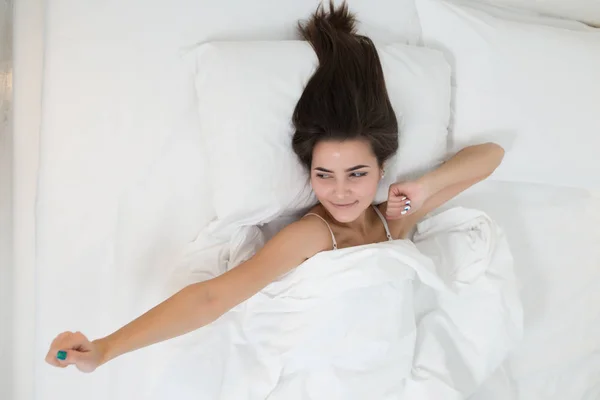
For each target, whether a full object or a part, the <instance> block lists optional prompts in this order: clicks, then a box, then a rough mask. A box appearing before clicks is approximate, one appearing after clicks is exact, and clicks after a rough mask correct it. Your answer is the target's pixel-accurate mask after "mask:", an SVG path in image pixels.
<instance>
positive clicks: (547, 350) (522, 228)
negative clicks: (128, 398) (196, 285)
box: [150, 181, 600, 400]
mask: <svg viewBox="0 0 600 400" xmlns="http://www.w3.org/2000/svg"><path fill="white" fill-rule="evenodd" d="M458 205H460V206H465V207H470V208H478V209H481V210H483V211H485V212H486V213H487V214H489V215H490V216H491V217H492V218H493V219H494V220H496V221H497V222H498V223H499V225H500V226H501V227H502V228H503V229H504V231H505V233H506V235H507V239H508V241H509V244H510V246H511V251H512V253H513V256H514V259H515V273H516V277H517V280H518V284H519V290H520V295H521V299H522V302H523V308H524V324H525V328H524V338H523V340H522V342H521V343H520V344H519V345H518V346H517V348H516V349H515V350H514V351H513V352H512V353H511V355H510V357H509V358H508V359H507V360H506V362H505V363H504V364H503V365H502V367H501V368H500V369H499V370H498V371H497V372H496V373H495V374H494V375H493V376H492V377H491V378H490V379H489V380H488V381H487V382H486V383H485V384H484V385H483V386H482V387H481V388H480V389H479V390H478V391H477V393H476V394H475V395H473V396H472V397H471V398H470V399H471V400H564V399H569V400H571V399H573V400H597V399H598V398H600V246H598V245H597V244H598V243H600V196H597V195H596V196H594V195H593V194H592V193H589V192H587V191H585V190H577V189H569V188H561V187H556V186H548V185H531V184H523V183H511V182H501V181H486V182H482V183H480V184H478V185H476V186H475V187H473V188H471V189H470V190H468V191H467V192H465V193H463V194H462V195H460V196H458V197H457V198H456V199H454V200H452V201H451V202H449V203H448V204H447V205H446V206H444V207H442V209H441V210H443V209H446V208H449V207H452V206H458ZM441 210H440V211H441ZM288 222H289V219H288V220H282V221H275V222H273V223H271V224H269V225H266V226H264V227H263V228H262V230H263V232H265V237H266V238H267V239H268V238H269V237H270V236H272V235H273V234H275V232H277V231H278V230H279V229H280V228H281V227H282V226H283V225H285V224H286V223H288ZM212 226H216V224H214V225H212ZM219 230H220V229H219ZM257 238H260V237H257ZM251 240H253V239H251ZM261 245H262V242H261V241H260V240H257V241H256V246H255V247H254V248H251V247H248V246H247V243H235V244H233V245H232V247H231V248H232V249H233V250H232V251H231V253H237V250H236V249H239V248H246V249H250V250H248V251H246V253H244V254H241V255H239V254H238V256H237V257H236V258H235V259H232V260H230V263H232V264H236V263H238V262H240V261H241V260H244V259H246V258H247V257H249V256H250V255H251V253H252V251H254V250H255V249H256V248H258V247H260V246H261ZM229 254H230V246H229V245H228V244H227V243H226V240H224V239H223V238H220V239H217V238H215V237H214V236H212V235H211V234H210V233H209V231H205V232H203V234H201V235H200V236H199V237H198V239H197V241H196V242H194V243H192V244H190V245H189V246H188V248H187V250H186V252H185V253H184V255H183V256H182V257H181V258H180V259H179V261H178V262H176V263H175V264H173V270H172V275H171V276H172V279H171V280H170V284H169V286H168V289H167V292H173V291H175V290H177V288H180V287H182V286H184V285H185V284H186V283H191V282H194V281H199V280H204V279H209V278H210V277H213V276H216V275H218V274H220V273H222V272H224V268H221V269H218V268H215V267H216V266H217V265H226V260H228V259H229ZM207 266H210V267H207ZM202 335H203V334H202V333H201V332H197V333H192V334H190V335H187V336H183V337H181V338H178V339H175V340H174V341H171V342H170V343H169V342H168V343H164V344H161V345H159V347H157V348H156V349H155V350H157V352H156V353H154V354H153V356H152V359H153V360H154V361H153V362H151V363H150V365H153V366H154V367H153V369H152V373H153V374H159V373H164V371H161V369H162V368H164V364H162V362H161V361H160V360H165V359H168V358H169V355H168V354H169V353H168V351H169V350H172V349H174V348H179V349H181V348H184V349H185V348H189V347H190V346H191V345H193V343H194V341H196V340H202V338H203V336H202ZM171 362H172V360H171ZM189 379H192V380H193V379H202V378H201V377H200V376H196V375H194V371H189V372H188V373H187V376H185V375H184V376H181V380H182V381H181V382H185V381H186V380H189ZM200 398H201V397H200Z"/></svg>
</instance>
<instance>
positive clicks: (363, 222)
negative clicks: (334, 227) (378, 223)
mask: <svg viewBox="0 0 600 400" xmlns="http://www.w3.org/2000/svg"><path fill="white" fill-rule="evenodd" d="M371 208H373V206H369V207H367V208H366V209H365V210H364V211H363V212H362V213H361V214H360V215H359V216H358V218H356V219H355V220H354V221H350V222H339V221H338V224H339V225H340V226H343V227H346V228H348V229H351V230H352V231H354V232H357V233H359V234H360V235H361V236H363V237H367V236H368V233H369V232H370V228H371V226H372V225H373V219H372V216H373V210H371Z"/></svg>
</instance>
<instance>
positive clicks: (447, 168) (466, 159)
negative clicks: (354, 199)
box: [386, 143, 504, 231]
mask: <svg viewBox="0 0 600 400" xmlns="http://www.w3.org/2000/svg"><path fill="white" fill-rule="evenodd" d="M503 157H504V149H503V148H502V147H500V146H499V145H497V144H495V143H485V144H479V145H474V146H469V147H465V148H464V149H462V150H461V151H459V152H458V153H456V154H455V155H454V156H453V157H452V158H450V159H449V160H448V161H446V162H445V163H443V164H442V165H441V166H440V167H438V168H437V169H435V170H433V171H431V172H429V173H427V174H425V175H423V176H422V177H421V178H419V179H417V180H414V181H410V182H399V183H396V184H393V185H391V186H390V190H389V195H388V202H387V207H386V216H387V219H389V220H392V221H393V220H399V221H403V222H402V224H401V225H402V227H403V228H402V230H403V231H407V230H411V229H412V227H413V226H414V224H416V223H417V222H418V221H419V220H420V219H421V218H422V217H424V216H425V215H426V214H427V213H429V212H430V211H432V210H434V209H436V208H437V207H439V206H441V205H442V204H444V203H445V202H447V201H448V200H450V199H452V198H453V197H455V196H456V195H458V194H459V193H461V192H462V191H464V190H466V189H468V188H469V187H471V186H472V185H474V184H475V183H477V182H480V181H482V180H484V179H485V178H487V177H488V176H490V175H491V174H492V173H493V172H494V170H496V168H497V167H498V166H499V165H500V163H501V162H502V159H503ZM407 201H409V203H408V205H409V206H410V209H409V210H406V202H407ZM402 211H405V212H404V213H402Z"/></svg>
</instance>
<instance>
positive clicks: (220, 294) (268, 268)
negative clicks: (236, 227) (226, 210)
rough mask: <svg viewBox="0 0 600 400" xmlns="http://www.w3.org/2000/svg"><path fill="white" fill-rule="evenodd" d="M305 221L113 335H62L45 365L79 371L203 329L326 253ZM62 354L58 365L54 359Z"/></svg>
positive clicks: (322, 238) (320, 236)
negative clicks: (71, 367)
mask: <svg viewBox="0 0 600 400" xmlns="http://www.w3.org/2000/svg"><path fill="white" fill-rule="evenodd" d="M315 220H316V219H315V218H305V219H301V220H299V221H297V222H294V223H292V224H290V225H288V226H287V227H285V228H284V229H282V230H281V232H279V233H278V234H277V235H275V236H274V237H273V238H272V239H271V240H270V241H269V242H267V244H266V245H265V246H264V247H263V248H262V249H261V250H259V251H258V252H257V253H256V254H255V255H254V256H253V257H252V258H250V259H249V260H248V261H246V262H244V263H242V264H240V265H239V266H237V267H235V268H233V269H231V270H229V271H227V272H226V273H224V274H222V275H220V276H218V277H216V278H214V279H210V280H208V281H204V282H198V283H194V284H191V285H189V286H186V287H185V288H183V289H182V290H180V291H179V292H177V293H176V294H174V295H173V296H171V297H170V298H168V299H167V300H165V301H164V302H162V303H160V304H159V305H157V306H155V307H154V308H152V309H150V310H149V311H147V312H146V313H145V314H143V315H141V316H140V317H138V318H137V319H135V320H133V321H132V322H130V323H129V324H127V325H125V326H123V327H122V328H120V329H119V330H117V331H115V332H114V333H112V334H110V335H108V336H106V337H104V338H101V339H98V340H95V341H93V342H89V341H88V340H87V338H85V336H83V335H82V334H81V333H79V332H77V333H71V332H65V333H63V334H61V335H59V336H58V337H57V338H56V339H55V340H54V342H53V343H52V345H51V347H50V351H49V352H48V355H47V356H46V361H47V362H48V363H49V364H51V365H54V366H57V367H65V366H67V365H71V364H74V365H76V366H77V368H79V369H80V370H81V371H83V372H92V371H93V370H94V369H95V368H97V367H98V366H100V365H102V364H104V363H106V362H108V361H110V360H112V359H113V358H115V357H118V356H120V355H122V354H125V353H129V352H131V351H134V350H137V349H140V348H143V347H146V346H150V345H152V344H155V343H158V342H162V341H165V340H168V339H171V338H174V337H177V336H181V335H183V334H186V333H188V332H191V331H193V330H196V329H198V328H200V327H202V326H205V325H207V324H209V323H211V322H213V321H214V320H216V319H217V318H219V317H220V316H221V315H223V314H224V313H225V312H227V311H228V310H230V309H231V308H233V307H235V306H236V305H237V304H239V303H241V302H243V301H244V300H246V299H248V298H250V297H252V296H253V295H254V294H256V293H257V292H259V291H260V290H261V289H263V288H264V287H265V286H267V285H268V284H269V283H271V282H272V281H274V280H275V279H277V278H278V277H280V276H281V275H283V274H285V273H286V272H288V271H290V270H292V269H293V268H295V267H297V266H298V265H300V264H301V263H302V262H304V261H305V260H306V259H307V258H310V257H312V256H313V255H314V254H316V253H317V252H319V251H321V250H325V249H327V248H328V247H327V246H328V245H329V243H330V242H331V239H330V238H329V235H328V232H327V231H326V230H324V229H322V227H321V226H320V225H318V224H319V222H318V221H315ZM59 352H60V353H62V355H65V354H64V353H66V359H65V360H59V359H58V358H57V354H59Z"/></svg>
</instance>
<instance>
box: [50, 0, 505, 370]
mask: <svg viewBox="0 0 600 400" xmlns="http://www.w3.org/2000/svg"><path fill="white" fill-rule="evenodd" d="M300 32H301V34H302V35H303V37H304V38H305V39H306V40H307V41H309V42H310V44H311V45H312V46H313V48H314V50H315V52H316V54H317V56H318V59H319V67H318V69H317V70H316V72H315V73H314V75H313V76H312V78H311V79H310V81H309V82H308V84H307V86H306V88H305V90H304V92H303V94H302V96H301V98H300V100H299V101H298V104H297V106H296V109H295V111H294V115H293V122H294V124H295V128H296V133H295V135H294V137H293V148H294V151H295V152H296V154H297V156H298V157H299V159H300V161H301V162H302V163H303V165H304V166H305V167H306V169H307V171H308V172H309V173H310V181H311V185H312V188H313V190H314V192H315V194H316V197H317V198H318V200H319V202H318V204H317V205H316V206H315V207H313V208H312V209H311V210H310V212H309V213H307V214H306V215H305V216H304V217H303V218H301V219H300V220H298V221H296V222H294V223H292V224H290V225H288V226H287V227H285V228H284V229H283V230H282V231H281V232H279V233H278V234H277V235H275V237H273V238H272V239H271V240H270V241H269V242H268V243H267V244H266V245H265V246H264V247H263V248H262V249H261V250H260V251H258V252H257V253H256V254H255V255H254V256H253V257H252V258H251V259H249V260H248V261H246V262H244V263H242V264H240V265H239V266H237V267H236V268H233V269H231V270H230V271H227V272H226V273H224V274H222V275H221V276H218V277H216V278H214V279H211V280H208V281H204V282H199V283H195V284H191V285H189V286H187V287H185V288H184V289H182V290H181V291H179V292H178V293H176V294H175V295H173V296H172V297H170V298H169V299H167V300H166V301H164V302H163V303H161V304H159V305H158V306H156V307H154V308H153V309H151V310H150V311H148V312H146V313H145V314H144V315H142V316H140V317H139V318H137V319H135V320H134V321H132V322H131V323H129V324H127V325H126V326H124V327H122V328H121V329H119V330H117V331H116V332H114V333H113V334H111V335H109V336H107V337H104V338H101V339H98V340H94V341H91V342H90V341H89V340H88V339H87V338H86V337H85V336H84V335H83V334H81V333H80V332H76V333H71V332H64V333H62V334H60V335H58V336H57V337H56V339H55V340H54V341H53V342H52V345H51V347H50V350H49V352H48V355H47V357H46V361H47V362H48V363H49V364H51V365H53V366H56V367H63V368H64V367H66V366H68V365H75V366H76V367H77V368H78V369H79V370H81V371H83V372H92V371H94V370H95V369H96V368H98V367H99V366H100V365H102V364H104V363H106V362H108V361H110V360H112V359H114V358H115V357H118V356H119V355H122V354H124V353H128V352H131V351H134V350H136V349H139V348H142V347H145V346H149V345H151V344H154V343H157V342H160V341H164V340H168V339H170V338H174V337H176V336H180V335H183V334H185V333H188V332H190V331H193V330H195V329H198V328H200V327H202V326H204V325H207V324H210V323H211V322H212V321H215V320H216V319H217V318H219V317H220V316H221V315H222V314H224V313H226V312H227V311H228V310H230V309H231V308H233V307H234V306H236V305H237V304H239V303H241V302H243V301H245V300H246V299H248V298H250V297H251V296H253V295H254V294H256V293H257V292H259V291H260V290H261V289H263V288H264V287H265V286H267V285H268V284H269V283H271V282H272V281H274V280H276V279H277V278H279V277H280V276H282V275H284V274H286V273H287V272H289V271H291V270H292V269H294V268H296V267H297V266H298V265H300V264H302V263H303V262H305V261H306V260H308V259H309V258H311V257H312V256H314V255H315V254H317V253H319V252H322V251H327V250H336V249H339V248H344V247H351V246H358V245H367V244H371V243H378V242H382V241H386V240H396V239H406V238H409V237H410V233H411V231H412V230H413V228H414V227H415V225H416V224H417V222H418V221H419V220H420V219H421V218H422V217H423V216H425V215H426V214H427V213H428V212H430V211H432V210H434V209H435V208H436V207H438V206H440V205H442V204H443V203H445V202H446V201H448V200H449V199H451V198H452V197H454V196H455V195H457V194H458V193H460V192H461V191H463V190H465V189H467V188H468V187H470V186H471V185H473V184H475V183H476V182H478V181H481V180H482V179H485V178H486V177H487V176H489V175H490V174H491V173H492V172H493V171H494V170H495V169H496V168H497V166H498V165H499V164H500V162H501V160H502V158H503V155H504V151H503V149H502V148H501V147H499V146H497V145H495V144H491V143H488V144H482V145H478V146H471V147H468V148H465V149H463V150H462V151H460V152H458V153H457V154H456V155H455V156H454V157H452V158H451V159H449V160H448V161H447V162H445V163H444V164H443V165H442V166H441V167H439V168H438V169H436V170H434V171H432V172H430V173H428V174H426V175H424V176H422V177H421V178H419V179H417V180H415V181H411V182H402V183H396V184H393V185H391V186H390V188H389V195H388V201H387V202H384V203H382V204H380V205H378V206H374V205H372V203H373V201H374V197H375V193H376V190H377V185H378V181H379V180H380V179H381V178H382V177H383V175H384V170H383V165H384V162H385V161H386V160H387V159H389V158H390V157H391V156H392V155H393V154H394V153H395V152H396V150H397V147H398V123H397V120H396V116H395V114H394V111H393V109H392V106H391V104H390V100H389V98H388V94H387V91H386V87H385V82H384V78H383V72H382V68H381V64H380V62H379V58H378V55H377V52H376V50H375V47H374V45H373V43H372V42H371V40H370V39H369V38H367V37H364V36H359V35H357V34H356V33H355V19H354V16H353V15H352V14H350V13H349V11H348V9H347V6H346V5H345V4H343V5H342V6H340V7H339V8H337V9H336V8H334V7H333V5H330V8H329V10H328V11H326V10H324V9H323V8H322V7H319V9H317V11H316V13H315V14H314V15H313V16H312V18H311V19H310V20H309V21H308V22H307V23H306V24H304V25H300ZM384 216H385V217H384Z"/></svg>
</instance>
